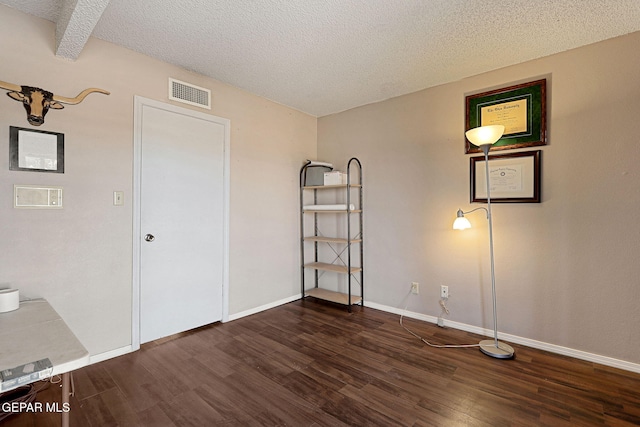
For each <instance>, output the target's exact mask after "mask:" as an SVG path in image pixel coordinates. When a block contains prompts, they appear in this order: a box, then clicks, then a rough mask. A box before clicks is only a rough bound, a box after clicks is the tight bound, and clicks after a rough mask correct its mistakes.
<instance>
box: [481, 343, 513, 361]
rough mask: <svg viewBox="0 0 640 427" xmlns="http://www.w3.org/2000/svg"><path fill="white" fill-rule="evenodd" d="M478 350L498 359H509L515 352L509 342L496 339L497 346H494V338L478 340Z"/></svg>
mask: <svg viewBox="0 0 640 427" xmlns="http://www.w3.org/2000/svg"><path fill="white" fill-rule="evenodd" d="M480 351H481V352H483V353H484V354H486V355H487V356H491V357H496V358H498V359H510V358H512V357H513V354H514V353H515V350H514V349H513V347H511V346H510V345H509V344H505V343H503V342H500V341H498V346H496V341H495V340H483V341H480Z"/></svg>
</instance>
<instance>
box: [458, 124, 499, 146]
mask: <svg viewBox="0 0 640 427" xmlns="http://www.w3.org/2000/svg"><path fill="white" fill-rule="evenodd" d="M503 133H504V126H502V125H491V126H481V127H477V128H473V129H469V130H468V131H467V132H466V133H465V135H466V136H467V139H468V140H469V142H471V143H472V144H473V145H475V146H476V147H481V146H483V145H491V144H495V143H496V142H497V141H498V140H499V139H500V138H501V137H502V134H503Z"/></svg>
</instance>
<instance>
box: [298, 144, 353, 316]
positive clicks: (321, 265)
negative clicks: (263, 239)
mask: <svg viewBox="0 0 640 427" xmlns="http://www.w3.org/2000/svg"><path fill="white" fill-rule="evenodd" d="M310 167H315V166H314V165H313V164H312V163H311V162H307V163H306V164H304V165H303V166H302V168H301V169H300V260H301V261H300V270H301V272H300V275H301V278H300V281H301V295H302V296H301V298H305V297H307V296H310V297H314V298H319V299H323V300H327V301H332V302H335V303H338V304H344V305H346V306H347V308H348V310H349V311H351V306H352V305H354V304H360V305H364V270H363V265H364V252H363V233H362V219H363V212H362V208H363V200H362V164H361V163H360V161H359V160H358V159H357V158H355V157H353V158H351V159H350V160H349V162H348V163H347V183H346V184H340V185H310V186H307V185H305V183H306V177H307V171H308V168H310ZM352 175H353V176H352ZM355 177H357V179H356V180H355V182H354V180H353V179H354V178H355ZM331 191H333V192H335V193H336V195H335V197H336V198H337V197H338V194H340V193H342V194H345V193H346V195H345V198H346V205H345V207H346V208H345V209H331V210H306V209H305V208H304V207H305V204H304V203H305V193H308V192H312V193H313V204H314V205H317V203H318V192H331ZM352 193H357V196H356V197H355V200H354V198H353V197H352V196H353V194H352ZM354 202H356V203H354ZM329 214H334V215H336V214H337V215H345V216H346V221H344V222H346V230H345V234H344V236H342V237H327V236H323V235H322V233H321V232H320V229H319V221H318V219H319V216H320V215H323V216H324V215H329ZM311 216H312V217H313V230H314V231H313V235H309V236H305V228H306V227H305V223H306V221H308V220H310V217H311ZM353 216H357V221H355V222H357V224H354V218H353ZM354 233H355V235H354ZM311 245H313V261H312V262H307V261H306V259H307V258H306V257H307V256H308V255H307V254H308V252H306V251H305V248H306V247H309V246H311ZM319 245H326V246H328V247H329V248H331V250H332V251H333V252H334V253H335V255H336V258H335V259H334V260H333V261H331V262H322V261H320V259H319V258H320V255H319ZM355 246H357V247H358V248H357V250H355V249H354V247H355ZM345 256H346V259H344V257H345ZM355 264H359V265H357V266H356V265H355ZM308 271H309V272H313V276H314V286H313V287H312V288H307V287H306V286H305V283H306V280H305V279H306V273H307V272H308ZM323 272H330V273H337V274H343V275H346V276H347V292H346V293H341V292H335V291H331V290H328V289H323V288H321V287H320V286H319V278H320V275H321V274H322V273H323ZM353 281H356V282H358V284H359V285H360V286H359V291H360V292H359V295H358V294H353V292H352V291H353V283H352V282H353Z"/></svg>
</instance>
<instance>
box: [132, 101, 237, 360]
mask: <svg viewBox="0 0 640 427" xmlns="http://www.w3.org/2000/svg"><path fill="white" fill-rule="evenodd" d="M143 106H151V107H155V108H159V109H163V110H166V111H170V112H174V113H178V114H184V115H187V116H190V117H194V118H198V119H201V120H207V121H210V122H214V123H218V124H221V125H223V126H224V129H225V132H224V133H225V135H224V160H223V161H224V173H223V181H224V182H223V192H224V194H223V200H224V209H223V229H224V235H223V248H224V249H223V250H224V260H223V263H222V269H223V275H222V321H223V322H227V321H228V320H229V200H230V197H229V190H230V174H229V167H230V165H231V161H230V159H231V156H230V146H231V144H230V140H231V131H230V128H231V125H230V120H229V119H224V118H222V117H217V116H213V115H211V114H205V113H201V112H198V111H193V110H190V109H187V108H183V107H177V106H175V105H171V104H167V103H164V102H160V101H155V100H152V99H148V98H143V97H141V96H137V95H136V96H134V109H133V197H132V200H133V283H132V288H133V292H132V296H131V304H132V310H131V311H132V316H131V348H132V350H133V351H136V350H138V349H139V348H140V250H141V245H140V243H141V224H140V218H141V216H140V208H141V206H140V195H141V194H140V193H141V187H140V184H141V174H142V164H141V162H142V108H143Z"/></svg>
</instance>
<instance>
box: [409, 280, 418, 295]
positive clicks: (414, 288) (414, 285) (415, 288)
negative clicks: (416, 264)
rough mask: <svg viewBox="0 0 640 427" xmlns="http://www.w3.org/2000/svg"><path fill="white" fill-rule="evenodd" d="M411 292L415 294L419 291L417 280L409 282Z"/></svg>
mask: <svg viewBox="0 0 640 427" xmlns="http://www.w3.org/2000/svg"><path fill="white" fill-rule="evenodd" d="M411 293H412V294H415V295H417V294H419V293H420V284H419V283H418V282H411Z"/></svg>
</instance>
